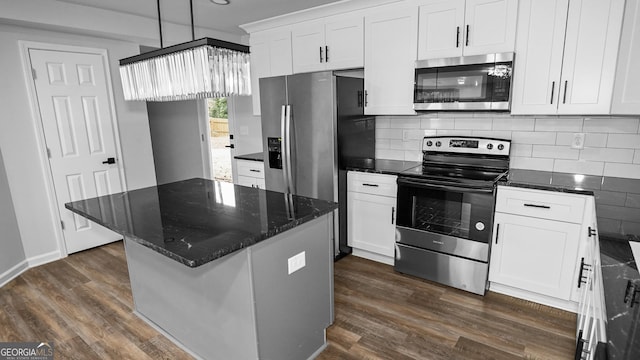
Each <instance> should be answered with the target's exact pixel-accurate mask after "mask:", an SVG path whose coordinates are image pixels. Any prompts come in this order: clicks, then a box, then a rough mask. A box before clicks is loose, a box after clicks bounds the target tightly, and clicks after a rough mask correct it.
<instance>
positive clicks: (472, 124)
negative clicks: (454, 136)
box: [455, 118, 493, 130]
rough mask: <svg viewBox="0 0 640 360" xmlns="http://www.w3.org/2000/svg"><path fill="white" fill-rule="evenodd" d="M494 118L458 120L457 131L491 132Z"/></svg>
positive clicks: (456, 123) (456, 121)
mask: <svg viewBox="0 0 640 360" xmlns="http://www.w3.org/2000/svg"><path fill="white" fill-rule="evenodd" d="M492 123H493V119H492V118H456V119H455V128H456V130H491V126H492Z"/></svg>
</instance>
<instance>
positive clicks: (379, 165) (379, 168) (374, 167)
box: [345, 159, 422, 175]
mask: <svg viewBox="0 0 640 360" xmlns="http://www.w3.org/2000/svg"><path fill="white" fill-rule="evenodd" d="M345 163H346V165H345V168H346V169H347V170H350V171H362V172H370V173H378V174H388V175H398V174H399V173H401V172H403V171H405V170H409V169H411V168H412V167H416V166H419V165H420V164H422V163H421V162H420V161H402V160H388V159H350V160H346V161H345Z"/></svg>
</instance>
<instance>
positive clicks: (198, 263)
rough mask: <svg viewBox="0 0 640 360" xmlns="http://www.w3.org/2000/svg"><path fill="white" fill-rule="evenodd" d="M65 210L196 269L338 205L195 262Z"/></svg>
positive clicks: (328, 211) (291, 227) (78, 212)
mask: <svg viewBox="0 0 640 360" xmlns="http://www.w3.org/2000/svg"><path fill="white" fill-rule="evenodd" d="M65 208H67V209H68V210H70V211H72V212H74V213H76V214H78V215H80V216H82V217H84V218H86V219H89V220H91V221H93V222H95V223H96V224H99V225H100V226H104V227H106V228H107V229H109V230H111V231H113V232H115V233H118V234H120V235H122V236H123V238H125V239H129V240H133V241H135V242H137V243H138V244H140V245H142V246H144V247H147V248H149V249H151V250H153V251H155V252H157V253H159V254H162V255H164V256H166V257H168V258H170V259H173V260H175V261H178V262H179V263H181V264H183V265H186V266H188V267H191V268H196V267H198V266H201V265H204V264H206V263H208V262H211V261H214V260H216V259H219V258H221V257H224V256H226V255H229V254H231V253H234V252H236V251H239V250H242V249H244V248H247V247H249V246H251V245H254V244H256V243H258V242H260V241H262V240H266V239H269V238H271V237H274V236H276V235H278V234H281V233H283V232H285V231H287V230H291V229H293V228H295V227H298V226H300V225H302V224H304V223H307V222H309V221H312V220H314V219H317V218H319V217H321V216H323V215H326V214H329V213H331V212H332V211H335V210H336V209H337V208H338V205H337V204H333V205H332V206H331V207H330V208H328V209H324V210H317V211H316V212H314V213H313V214H311V215H309V216H305V217H303V218H299V219H295V220H291V221H290V222H288V223H287V224H285V225H283V226H281V227H279V228H278V229H276V230H274V231H270V232H267V233H261V234H260V236H255V237H248V238H246V239H244V240H243V241H241V242H239V246H238V247H235V246H234V247H231V248H222V249H220V251H218V252H214V253H212V254H210V255H207V256H204V257H201V258H199V259H196V260H189V259H186V258H184V257H182V256H179V255H177V254H175V253H172V252H169V251H166V250H165V249H163V248H160V247H158V246H156V245H155V244H154V243H151V242H148V241H146V240H144V239H141V238H139V237H137V236H135V235H133V234H129V233H127V232H124V233H123V232H121V231H120V230H118V229H115V228H113V227H112V226H108V225H107V224H102V223H101V222H100V220H99V219H96V218H95V217H93V216H89V215H87V214H84V213H82V212H80V211H77V210H75V209H73V208H70V207H69V206H68V204H65Z"/></svg>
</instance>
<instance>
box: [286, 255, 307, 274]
mask: <svg viewBox="0 0 640 360" xmlns="http://www.w3.org/2000/svg"><path fill="white" fill-rule="evenodd" d="M288 262H289V264H288V265H289V275H291V274H293V273H294V272H296V271H298V270H300V269H302V268H303V267H305V265H306V254H305V252H304V251H303V252H301V253H299V254H297V255H294V256H292V257H290V258H289V260H288Z"/></svg>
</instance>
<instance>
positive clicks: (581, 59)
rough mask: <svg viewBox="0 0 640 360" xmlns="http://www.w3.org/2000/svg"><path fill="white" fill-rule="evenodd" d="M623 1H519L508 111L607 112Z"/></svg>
mask: <svg viewBox="0 0 640 360" xmlns="http://www.w3.org/2000/svg"><path fill="white" fill-rule="evenodd" d="M623 10H624V0H535V1H534V0H521V1H520V10H519V15H518V30H517V39H516V51H515V52H516V65H515V66H514V75H513V100H512V105H511V113H512V114H608V113H609V112H610V107H611V98H612V93H613V78H614V72H615V67H616V58H617V53H618V42H619V40H620V31H621V24H622V15H623Z"/></svg>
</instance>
